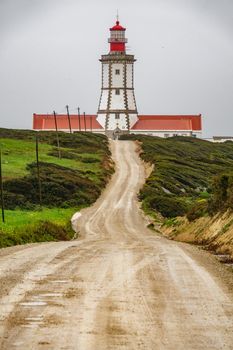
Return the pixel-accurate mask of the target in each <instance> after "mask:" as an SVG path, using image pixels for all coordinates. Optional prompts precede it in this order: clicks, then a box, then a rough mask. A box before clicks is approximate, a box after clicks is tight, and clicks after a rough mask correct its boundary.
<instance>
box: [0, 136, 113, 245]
mask: <svg viewBox="0 0 233 350" xmlns="http://www.w3.org/2000/svg"><path fill="white" fill-rule="evenodd" d="M36 135H37V137H38V139H39V165H40V181H41V190H42V207H41V206H39V196H38V178H37V168H36V162H35V160H36V155H35V138H36ZM59 139H60V146H61V149H60V151H61V159H59V158H58V152H57V147H56V146H57V143H56V134H55V133H54V132H40V133H36V132H34V131H29V130H12V129H0V147H1V150H2V161H3V166H2V172H3V188H4V203H5V208H6V210H5V221H6V222H5V223H4V224H3V223H1V224H0V247H6V246H11V245H14V244H24V243H29V242H42V241H57V240H61V239H62V240H68V239H70V238H72V237H73V235H74V232H73V231H72V228H71V224H70V219H71V217H72V215H73V214H74V213H75V212H76V211H78V210H79V209H80V208H83V207H86V206H88V205H90V204H92V203H93V202H95V200H96V199H97V198H98V197H99V195H100V194H101V191H102V189H103V188H104V187H105V185H106V183H107V181H108V179H109V178H110V176H111V174H112V172H113V167H112V163H111V160H110V151H109V148H108V140H107V138H106V137H105V136H104V135H98V134H92V133H84V132H80V133H77V134H67V133H62V132H60V133H59Z"/></svg>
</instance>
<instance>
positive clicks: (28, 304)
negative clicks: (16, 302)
mask: <svg viewBox="0 0 233 350" xmlns="http://www.w3.org/2000/svg"><path fill="white" fill-rule="evenodd" d="M20 305H21V306H25V307H34V306H45V305H47V303H46V302H45V301H27V302H23V303H20Z"/></svg>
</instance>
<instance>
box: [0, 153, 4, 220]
mask: <svg viewBox="0 0 233 350" xmlns="http://www.w3.org/2000/svg"><path fill="white" fill-rule="evenodd" d="M0 187H1V207H2V222H5V210H4V209H5V208H4V197H3V180H2V150H1V149H0Z"/></svg>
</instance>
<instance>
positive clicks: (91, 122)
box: [90, 116, 92, 132]
mask: <svg viewBox="0 0 233 350" xmlns="http://www.w3.org/2000/svg"><path fill="white" fill-rule="evenodd" d="M90 126H91V132H92V116H90Z"/></svg>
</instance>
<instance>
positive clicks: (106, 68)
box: [102, 63, 109, 88]
mask: <svg viewBox="0 0 233 350" xmlns="http://www.w3.org/2000/svg"><path fill="white" fill-rule="evenodd" d="M102 69H103V81H102V84H103V87H104V88H107V87H108V81H109V80H108V76H109V74H108V73H109V64H107V63H103V66H102Z"/></svg>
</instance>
